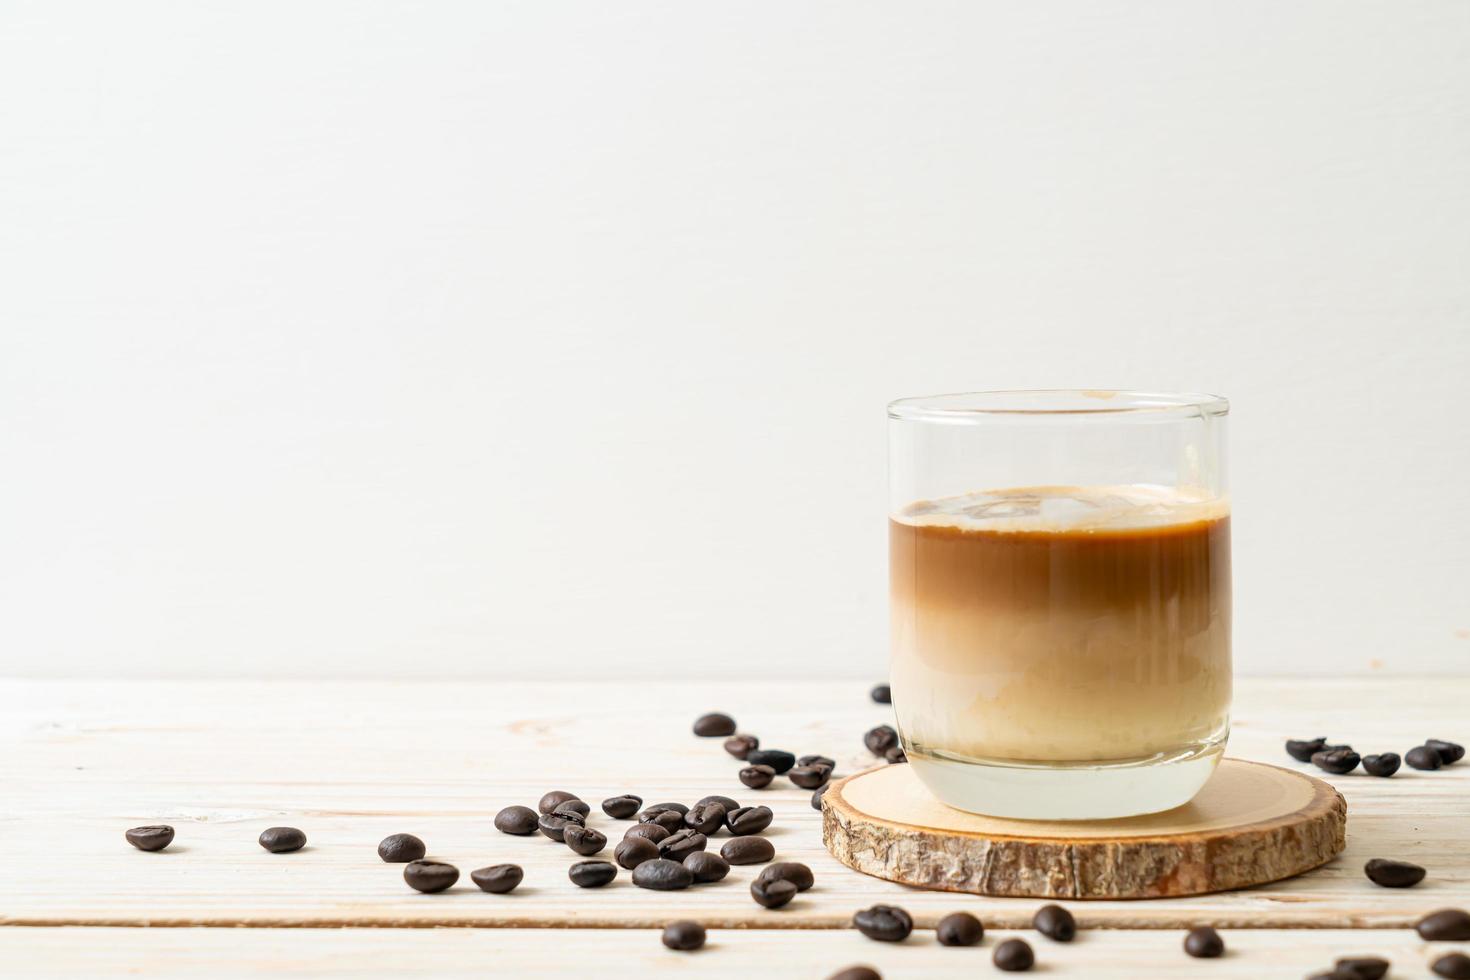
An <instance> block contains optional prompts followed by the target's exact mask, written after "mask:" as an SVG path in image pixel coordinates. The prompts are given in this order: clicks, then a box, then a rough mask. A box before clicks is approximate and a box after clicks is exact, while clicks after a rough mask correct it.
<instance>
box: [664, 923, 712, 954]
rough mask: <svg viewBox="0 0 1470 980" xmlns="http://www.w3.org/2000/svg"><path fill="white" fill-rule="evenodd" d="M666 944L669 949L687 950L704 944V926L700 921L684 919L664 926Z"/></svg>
mask: <svg viewBox="0 0 1470 980" xmlns="http://www.w3.org/2000/svg"><path fill="white" fill-rule="evenodd" d="M663 941H664V945H665V946H667V947H669V949H677V950H681V951H687V950H691V949H698V948H699V947H701V946H703V945H704V926H702V925H700V924H699V923H698V922H690V921H689V920H688V919H682V920H680V921H678V922H670V923H669V924H668V925H666V926H664V935H663Z"/></svg>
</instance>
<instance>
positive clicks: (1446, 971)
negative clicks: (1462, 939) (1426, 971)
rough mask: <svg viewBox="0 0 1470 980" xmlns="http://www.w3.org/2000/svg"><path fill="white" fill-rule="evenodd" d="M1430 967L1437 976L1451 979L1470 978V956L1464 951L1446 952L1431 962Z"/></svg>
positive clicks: (1462, 979) (1468, 979) (1465, 979)
mask: <svg viewBox="0 0 1470 980" xmlns="http://www.w3.org/2000/svg"><path fill="white" fill-rule="evenodd" d="M1429 968H1430V969H1431V970H1433V971H1434V973H1435V975H1436V976H1441V977H1448V978H1449V980H1470V956H1466V955H1465V954H1464V953H1446V954H1445V955H1443V956H1441V957H1440V958H1439V959H1437V960H1435V961H1434V962H1433V963H1431V964H1429Z"/></svg>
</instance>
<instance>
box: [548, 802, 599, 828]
mask: <svg viewBox="0 0 1470 980" xmlns="http://www.w3.org/2000/svg"><path fill="white" fill-rule="evenodd" d="M551 812H552V813H554V814H556V815H557V816H558V817H577V818H578V821H579V822H580V823H586V822H587V817H588V815H589V814H591V813H592V808H591V807H590V806H588V805H587V804H586V803H583V802H582V801H581V800H567V801H566V802H565V803H559V804H557V806H556V809H554V810H552V811H551Z"/></svg>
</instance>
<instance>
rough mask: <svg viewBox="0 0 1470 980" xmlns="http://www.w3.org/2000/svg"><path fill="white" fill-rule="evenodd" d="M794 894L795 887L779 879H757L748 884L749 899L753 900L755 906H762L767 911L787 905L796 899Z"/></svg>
mask: <svg viewBox="0 0 1470 980" xmlns="http://www.w3.org/2000/svg"><path fill="white" fill-rule="evenodd" d="M796 892H797V888H796V886H795V885H793V884H792V883H791V882H789V881H783V880H782V879H780V878H774V879H770V880H766V879H762V878H757V879H755V880H754V881H752V882H751V883H750V897H751V898H753V899H755V901H756V904H757V905H764V906H765V907H766V908H768V909H779V908H780V907H781V906H783V905H786V904H788V903H789V902H790V901H791V900H792V899H793V898H795V897H796Z"/></svg>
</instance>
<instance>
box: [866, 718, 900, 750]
mask: <svg viewBox="0 0 1470 980" xmlns="http://www.w3.org/2000/svg"><path fill="white" fill-rule="evenodd" d="M863 744H864V745H866V746H867V747H868V751H869V752H871V753H873V754H874V755H882V754H883V753H884V752H887V751H888V750H889V749H891V748H893V747H894V746H895V745H897V744H898V732H896V731H894V730H893V726H892V725H879V726H878V727H877V728H872V729H869V730H868V732H867V734H865V735H864V736H863Z"/></svg>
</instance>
